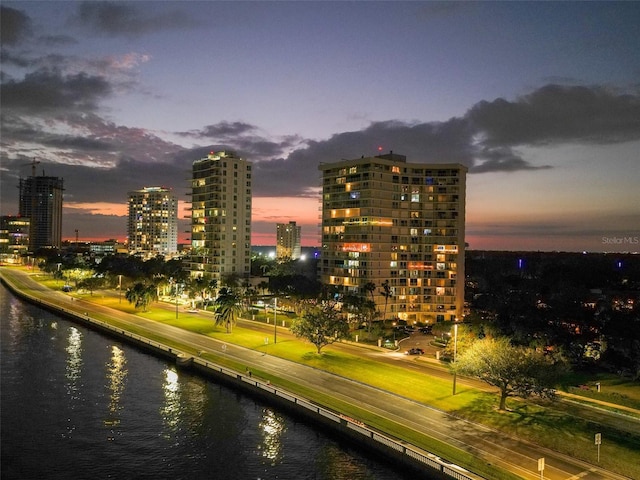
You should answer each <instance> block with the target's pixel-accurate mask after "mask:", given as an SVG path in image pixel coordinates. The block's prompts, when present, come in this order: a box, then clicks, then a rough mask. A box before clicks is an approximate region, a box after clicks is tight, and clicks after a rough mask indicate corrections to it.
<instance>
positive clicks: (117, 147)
mask: <svg viewBox="0 0 640 480" xmlns="http://www.w3.org/2000/svg"><path fill="white" fill-rule="evenodd" d="M1 8H2V16H1V19H2V78H1V82H2V83H1V88H2V91H1V95H2V125H1V132H0V133H1V134H2V144H1V148H2V152H1V161H2V167H1V171H2V174H1V182H2V184H1V192H0V193H1V203H2V212H1V213H2V214H3V215H14V214H17V212H18V208H17V205H18V194H17V185H18V183H19V178H20V177H22V178H24V177H27V176H29V175H30V171H31V162H32V161H33V160H34V159H36V160H38V161H39V162H40V163H39V164H38V165H37V175H42V174H43V173H46V175H53V176H56V177H62V178H63V179H64V184H65V199H64V214H63V215H64V217H63V238H65V239H71V238H74V237H75V231H76V230H77V231H79V235H80V239H81V240H98V239H107V238H116V239H119V240H122V239H124V237H125V235H126V225H127V192H128V191H131V190H135V189H137V188H140V187H141V186H163V187H167V188H171V189H172V190H173V191H174V192H175V194H176V195H177V196H178V198H179V202H180V208H181V213H180V215H179V216H180V219H181V220H180V221H181V225H180V229H179V231H180V232H181V239H180V240H181V241H185V238H186V236H185V234H184V233H183V232H184V231H185V230H188V220H186V219H184V218H183V217H184V216H186V215H187V212H186V210H185V207H186V206H187V205H186V203H185V202H186V200H187V198H188V197H187V195H186V193H187V192H188V190H189V176H190V169H191V164H192V163H193V162H194V161H195V160H198V159H199V158H202V157H203V156H206V155H207V154H208V153H209V152H210V151H212V150H213V151H219V150H232V151H235V152H237V153H238V155H240V156H241V157H243V158H245V159H247V160H248V161H250V162H252V163H253V165H254V168H253V178H252V180H253V202H252V203H253V211H252V234H253V235H252V244H255V245H260V244H273V245H275V237H276V236H275V225H276V224H277V223H288V222H289V221H295V222H296V223H297V224H298V225H299V226H301V227H302V236H303V241H302V245H304V246H311V245H318V244H319V229H318V223H319V216H318V208H319V202H320V198H319V195H320V193H319V192H320V181H319V173H318V165H319V164H320V163H331V162H336V161H340V159H343V158H344V159H353V158H359V157H360V156H362V155H364V156H372V155H377V154H380V153H387V152H389V151H393V152H394V153H398V154H402V155H406V156H407V161H408V162H410V163H411V162H415V163H452V162H455V163H461V164H463V165H465V166H467V167H468V168H469V174H468V177H467V205H466V212H467V215H466V232H467V236H466V241H467V242H468V243H469V248H470V249H489V250H544V251H550V250H564V251H583V250H586V251H639V250H640V209H639V208H638V206H639V205H640V189H639V188H638V187H637V183H638V180H640V175H639V174H638V167H637V161H638V152H639V151H640V87H639V86H640V81H639V80H640V57H639V56H638V55H637V51H638V50H640V34H638V33H637V24H638V22H640V4H639V3H637V2H509V3H495V2H255V3H254V2H240V3H234V2H11V1H9V2H3V5H2V7H1Z"/></svg>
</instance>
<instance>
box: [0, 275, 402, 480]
mask: <svg viewBox="0 0 640 480" xmlns="http://www.w3.org/2000/svg"><path fill="white" fill-rule="evenodd" d="M0 322H1V328H0V329H1V335H0V341H1V348H2V350H1V355H0V359H1V360H2V362H0V363H1V365H0V367H1V369H2V370H1V375H0V381H1V382H2V383H1V388H0V394H1V395H2V409H0V415H1V418H0V423H1V424H2V430H1V434H2V462H1V468H2V471H1V473H0V477H1V478H2V480H13V479H20V480H22V479H24V478H55V479H57V478H61V479H62V478H64V479H65V480H76V479H77V480H86V479H87V478H92V477H93V478H98V479H102V478H105V479H108V478H157V479H165V478H171V479H172V480H199V479H203V480H211V479H215V480H238V479H247V480H252V479H258V478H260V479H262V480H276V479H296V480H307V479H308V480H342V479H344V480H391V479H393V480H401V479H403V478H408V477H403V476H401V475H398V474H397V473H396V472H394V471H393V469H392V468H390V467H389V466H388V465H381V464H378V463H377V462H376V461H375V458H368V457H366V456H363V455H362V454H360V453H358V452H354V451H353V450H352V449H351V448H350V447H348V446H347V447H345V446H344V445H341V444H339V443H337V442H334V441H332V440H331V439H330V438H327V437H326V436H325V435H324V434H323V433H322V432H321V431H320V430H314V429H312V428H311V427H309V426H308V425H306V424H304V423H301V422H297V421H295V420H293V419H292V418H291V417H288V416H287V415H286V414H284V413H279V412H278V411H277V410H275V409H274V408H272V407H270V406H268V405H265V404H264V403H261V402H260V401H256V400H255V399H254V398H252V397H248V396H245V395H242V394H240V393H238V392H236V391H233V390H229V389H227V388H226V387H223V386H221V385H218V384H215V383H214V382H210V381H207V380H205V379H204V378H202V377H197V376H194V375H192V374H190V373H189V372H184V371H182V370H179V369H178V370H176V367H175V366H174V365H171V364H169V363H167V362H165V361H163V360H161V359H158V358H156V357H153V356H150V355H147V354H145V353H143V352H141V351H139V350H136V349H135V348H132V347H130V346H128V345H126V344H120V343H118V342H117V340H114V339H113V338H108V337H103V336H101V335H100V334H98V333H96V332H94V331H91V330H87V329H85V328H84V327H82V326H78V325H74V324H73V323H71V322H69V321H68V320H66V319H64V318H62V317H58V316H56V315H54V314H51V313H50V312H44V311H42V310H39V309H38V308H36V307H34V306H31V305H28V304H24V303H22V302H20V301H18V300H16V299H15V298H14V297H11V296H10V295H8V294H7V292H6V290H5V289H4V288H3V287H0Z"/></svg>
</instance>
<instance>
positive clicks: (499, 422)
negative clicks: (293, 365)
mask: <svg viewBox="0 0 640 480" xmlns="http://www.w3.org/2000/svg"><path fill="white" fill-rule="evenodd" d="M110 301H111V302H113V300H110ZM100 303H102V301H101V302H100ZM110 306H113V305H110ZM116 308H117V307H116ZM137 314H138V315H140V316H143V317H145V318H149V319H153V320H156V321H159V322H163V323H167V324H171V325H175V326H178V327H180V328H185V329H188V330H191V331H195V332H198V333H202V334H204V335H208V336H210V337H212V338H216V339H218V340H223V341H226V342H229V343H233V344H237V345H241V346H243V347H246V348H250V349H253V350H256V351H266V352H267V353H268V354H270V355H275V356H278V357H280V358H284V359H287V360H291V361H293V362H297V363H302V364H305V365H308V366H310V367H314V368H319V369H322V370H325V371H328V372H332V373H335V374H336V375H341V376H344V377H348V378H352V379H354V380H357V381H361V382H363V383H367V384H369V385H372V386H375V387H378V388H381V389H384V390H387V391H390V392H393V393H396V394H398V395H401V396H403V397H406V398H410V399H412V400H415V401H417V402H420V403H424V404H427V405H431V406H433V407H435V408H438V409H441V410H444V411H447V412H450V413H453V414H455V415H458V416H461V417H464V418H467V419H469V420H471V421H474V422H478V423H482V424H484V425H487V426H490V427H492V428H495V429H496V430H499V431H501V432H504V433H505V434H508V435H514V436H519V437H522V438H526V439H528V440H530V441H532V442H535V443H537V444H540V445H543V446H546V447H548V448H551V449H553V450H557V451H559V452H563V453H566V454H568V455H571V456H573V457H576V458H581V459H583V460H585V461H588V462H592V463H594V464H595V463H596V454H597V450H596V448H595V446H594V434H595V433H602V436H603V439H605V440H606V441H603V445H602V446H601V454H600V465H602V466H603V467H605V468H608V469H611V470H614V471H617V472H619V473H622V474H624V475H627V476H630V477H632V478H640V435H638V434H634V433H630V432H621V431H619V430H617V429H614V428H610V427H607V426H606V425H603V424H601V423H599V422H597V421H593V420H582V419H581V418H579V417H576V416H575V415H576V412H575V409H574V408H573V407H569V408H566V407H561V404H556V403H554V404H551V403H541V404H539V403H535V402H531V401H525V400H521V399H517V398H511V399H509V400H508V407H509V410H508V411H506V412H500V411H498V410H497V405H498V398H497V396H496V395H494V394H490V393H486V392H481V391H478V390H475V389H472V388H468V387H464V386H461V385H459V387H458V389H457V394H456V395H455V396H452V395H451V393H452V392H451V388H452V385H451V381H450V380H442V379H439V378H436V377H429V376H425V375H419V374H416V373H415V372H412V371H411V370H408V369H406V368H403V367H396V366H392V365H386V364H382V363H378V362H375V361H373V360H369V359H367V358H363V357H361V356H357V355H349V354H345V353H343V352H338V351H336V350H332V349H331V346H328V347H325V348H324V349H323V354H322V355H317V354H316V353H315V347H314V346H313V345H311V344H310V343H307V342H303V341H300V340H297V339H291V338H290V337H284V336H282V337H279V339H278V342H277V343H276V344H275V345H274V344H273V343H272V342H273V335H272V334H270V335H268V339H269V343H268V344H265V334H264V332H258V331H255V330H252V329H248V328H243V327H240V326H235V327H234V328H233V331H232V333H231V334H227V333H226V331H225V330H224V328H223V327H221V326H220V327H217V326H215V325H214V322H213V319H212V318H207V317H204V318H203V316H202V315H199V314H189V313H188V312H180V314H179V318H178V319H177V320H176V319H175V316H173V315H171V314H169V312H167V311H163V310H159V309H157V308H156V309H154V308H153V306H150V308H149V311H148V312H138V313H137ZM212 360H214V359H213V358H212ZM215 361H219V358H215ZM254 373H255V374H256V375H260V373H259V372H254ZM269 380H271V381H272V382H274V383H277V384H279V385H282V386H283V387H285V388H287V389H289V390H291V391H294V392H296V393H298V394H300V395H304V396H305V397H307V398H310V399H312V400H314V401H317V402H319V403H323V404H326V405H328V406H330V407H331V408H334V409H336V410H338V411H342V412H344V413H345V414H347V415H349V416H352V417H353V418H358V419H360V420H362V421H364V422H365V423H367V424H369V425H371V426H373V427H376V428H380V429H381V430H384V431H387V432H389V433H391V434H394V435H397V436H399V437H400V438H403V439H405V440H407V441H410V442H412V443H415V444H416V445H418V446H421V447H423V448H425V449H428V450H430V451H434V453H437V454H439V455H442V456H447V455H448V456H449V457H450V458H459V457H458V456H457V455H459V454H460V452H458V453H457V455H456V457H451V454H452V453H455V451H454V452H451V450H450V448H451V447H449V448H444V446H440V447H438V445H435V444H434V443H433V439H429V440H426V439H425V437H424V435H421V434H419V433H412V432H410V431H404V430H402V429H401V430H402V431H398V430H397V428H398V427H397V426H395V427H394V426H393V425H390V424H388V422H385V421H384V419H380V418H372V417H371V415H370V414H368V413H366V412H361V411H359V409H357V408H355V407H354V406H349V405H336V402H335V400H329V399H327V398H326V397H324V396H320V398H317V396H318V395H317V392H315V393H314V392H308V391H304V389H301V388H300V387H299V386H298V385H295V384H294V385H288V384H286V382H284V383H283V382H282V380H281V379H275V378H269ZM605 380H606V381H605ZM594 381H600V382H601V386H602V389H604V388H605V385H606V388H607V389H611V390H612V391H611V393H610V394H609V398H610V399H616V398H622V397H623V396H628V398H631V399H635V398H636V395H637V393H638V390H640V388H638V386H637V384H632V383H631V384H630V383H629V382H623V381H622V380H620V379H616V378H611V377H605V376H601V377H598V379H597V380H595V379H593V378H592V379H590V382H591V383H593V382H594ZM614 393H616V394H615V395H614ZM598 398H600V397H598ZM632 403H634V404H635V401H632ZM636 405H637V404H636ZM425 441H427V443H426V444H425ZM441 448H442V450H440V449H441ZM475 471H478V469H477V468H476V470H475ZM478 473H480V472H478Z"/></svg>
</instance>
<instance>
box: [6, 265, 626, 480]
mask: <svg viewBox="0 0 640 480" xmlns="http://www.w3.org/2000/svg"><path fill="white" fill-rule="evenodd" d="M0 274H1V275H2V276H3V277H4V278H5V279H7V280H8V281H10V282H11V283H13V284H14V285H15V286H16V287H17V288H19V289H24V290H29V291H30V292H29V293H32V294H33V295H36V296H40V297H41V298H44V299H46V300H48V301H50V302H56V303H59V304H60V305H61V307H62V308H64V309H66V310H70V311H74V312H77V313H81V314H82V313H84V312H88V313H89V315H91V316H94V315H100V318H101V320H102V319H103V317H108V318H109V319H110V321H112V322H114V323H115V324H117V325H119V326H121V327H122V328H123V329H126V327H127V326H134V325H135V326H136V327H137V328H139V329H141V330H143V331H146V332H148V333H149V334H150V335H151V334H153V336H154V337H157V336H163V337H166V338H167V339H173V340H175V341H177V342H180V343H184V344H188V345H192V346H193V347H194V348H195V349H198V350H202V351H203V352H206V353H211V354H215V355H224V356H227V357H229V358H231V359H233V360H234V361H237V362H241V363H242V364H244V365H246V366H247V367H248V368H250V369H254V370H261V371H264V372H265V373H268V374H269V375H273V376H276V377H280V378H282V379H285V380H288V381H292V382H296V383H297V384H300V385H302V386H305V387H307V388H311V389H316V390H320V391H322V393H323V394H325V395H331V396H333V397H335V398H336V399H338V400H340V401H342V402H345V403H347V404H351V405H353V406H355V407H358V408H360V409H365V410H367V411H369V412H370V413H371V414H373V415H377V416H380V417H384V418H387V419H389V420H392V421H394V422H397V423H398V424H401V425H403V426H404V427H406V428H409V429H413V430H415V431H417V432H420V433H422V434H427V435H428V436H430V437H433V438H435V439H437V440H440V441H442V442H446V443H449V444H451V445H455V446H456V447H458V448H460V449H461V450H465V451H467V452H469V453H471V454H472V455H474V456H475V457H477V458H480V459H482V460H483V461H484V462H486V463H487V464H491V465H495V466H499V467H500V468H502V469H505V470H507V471H510V472H512V473H513V474H515V475H517V476H518V477H520V478H523V479H531V480H537V479H540V478H541V475H540V472H538V470H537V466H538V459H539V458H541V457H544V458H545V469H544V478H545V479H547V480H567V479H585V480H597V479H610V480H620V479H625V478H627V477H623V476H621V475H618V474H615V473H612V472H608V471H606V470H603V469H602V468H600V467H599V466H596V465H593V464H590V463H587V462H583V461H581V460H578V459H575V458H573V457H570V456H567V455H563V454H560V453H557V452H554V451H551V450H549V449H545V448H542V447H540V446H538V445H534V444H532V443H529V442H527V441H526V440H523V439H519V438H513V437H509V436H506V435H505V434H503V433H501V432H498V431H496V430H493V429H490V428H487V427H485V426H483V425H479V424H476V423H472V422H468V421H466V420H462V419H460V418H456V417H455V416H452V415H449V414H447V413H445V412H443V411H440V410H437V409H434V408H431V407H429V406H426V405H423V404H420V403H418V402H416V401H413V400H411V399H408V398H405V397H402V396H400V395H395V394H392V393H389V392H386V391H383V390H381V389H378V388H375V387H372V386H369V385H366V384H363V383H361V382H356V381H353V380H350V379H348V378H344V377H340V376H337V375H334V374H331V373H328V372H325V371H322V370H319V369H315V368H311V367H307V366H304V365H301V364H297V363H294V362H291V361H287V360H284V359H281V358H277V357H274V356H272V355H265V354H264V352H262V351H256V350H251V349H247V348H244V347H240V346H237V345H234V344H232V343H228V342H224V341H220V340H216V339H212V338H210V337H207V336H204V335H201V334H198V333H194V332H189V331H186V330H183V329H180V328H177V327H173V326H171V325H165V324H161V323H158V322H154V321H152V320H147V319H145V318H142V317H140V316H137V315H131V314H127V313H124V312H120V311H117V310H114V309H111V308H108V307H103V306H101V305H97V304H93V303H90V302H88V301H86V300H81V299H75V300H73V299H72V298H73V297H72V296H71V295H68V294H66V293H63V292H58V291H52V290H50V289H48V288H46V287H44V286H42V285H40V284H37V283H36V282H34V281H33V280H31V279H30V278H29V276H28V274H25V273H24V272H21V271H19V270H16V269H8V268H1V269H0ZM154 308H166V309H167V310H170V311H175V307H174V306H173V305H167V304H154ZM203 314H204V313H203ZM241 323H242V325H243V326H250V327H251V328H256V329H263V330H264V331H265V334H266V335H268V334H269V333H271V334H272V333H273V326H268V325H265V324H259V323H257V322H251V321H249V320H241ZM278 338H279V339H281V341H285V340H286V339H287V338H291V337H290V334H289V333H288V331H287V330H286V329H284V328H281V327H278ZM332 348H337V349H344V350H345V351H349V353H353V354H357V355H366V356H371V357H372V358H375V359H376V360H378V361H385V362H395V363H396V364H397V363H398V362H407V363H408V364H409V365H411V367H412V368H421V369H424V371H425V373H429V374H437V375H447V377H448V378H451V376H450V374H448V372H446V370H445V369H442V368H441V367H438V366H437V365H433V364H431V363H430V362H428V361H422V360H417V361H414V359H413V358H412V357H407V356H404V355H402V354H398V353H395V354H393V353H392V354H386V355H385V354H382V353H381V351H380V350H379V349H375V348H368V347H363V346H361V345H357V344H356V345H353V344H351V343H338V344H334V345H333V346H332ZM399 357H401V358H399ZM466 382H468V380H463V379H459V385H461V386H462V385H465V383H466ZM474 383H475V382H474ZM469 386H471V385H470V384H469ZM474 388H475V385H474Z"/></svg>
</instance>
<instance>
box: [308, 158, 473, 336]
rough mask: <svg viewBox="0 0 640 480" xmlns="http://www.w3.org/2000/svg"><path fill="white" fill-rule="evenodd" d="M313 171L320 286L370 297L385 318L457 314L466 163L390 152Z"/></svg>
mask: <svg viewBox="0 0 640 480" xmlns="http://www.w3.org/2000/svg"><path fill="white" fill-rule="evenodd" d="M319 169H320V170H321V171H322V252H321V261H320V264H319V267H318V268H319V274H320V277H321V281H322V283H323V284H325V285H328V286H333V287H334V288H335V289H336V291H337V292H339V293H356V294H362V295H367V296H369V295H373V298H374V300H375V302H376V305H377V308H378V310H379V311H380V312H381V314H382V316H383V317H384V319H391V318H400V319H402V320H406V321H407V322H410V323H413V322H421V323H433V322H438V321H448V320H457V319H461V318H462V314H463V305H464V252H465V243H464V234H465V231H464V223H465V189H466V187H465V185H466V172H467V169H466V167H464V166H463V165H459V164H422V163H407V161H406V157H405V156H403V155H397V154H394V153H389V154H387V155H379V156H376V157H367V158H364V157H363V158H359V159H356V160H342V161H340V162H336V163H327V164H321V165H320V166H319ZM371 285H375V289H374V290H373V291H371V290H369V289H368V288H369V287H370V286H371Z"/></svg>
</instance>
